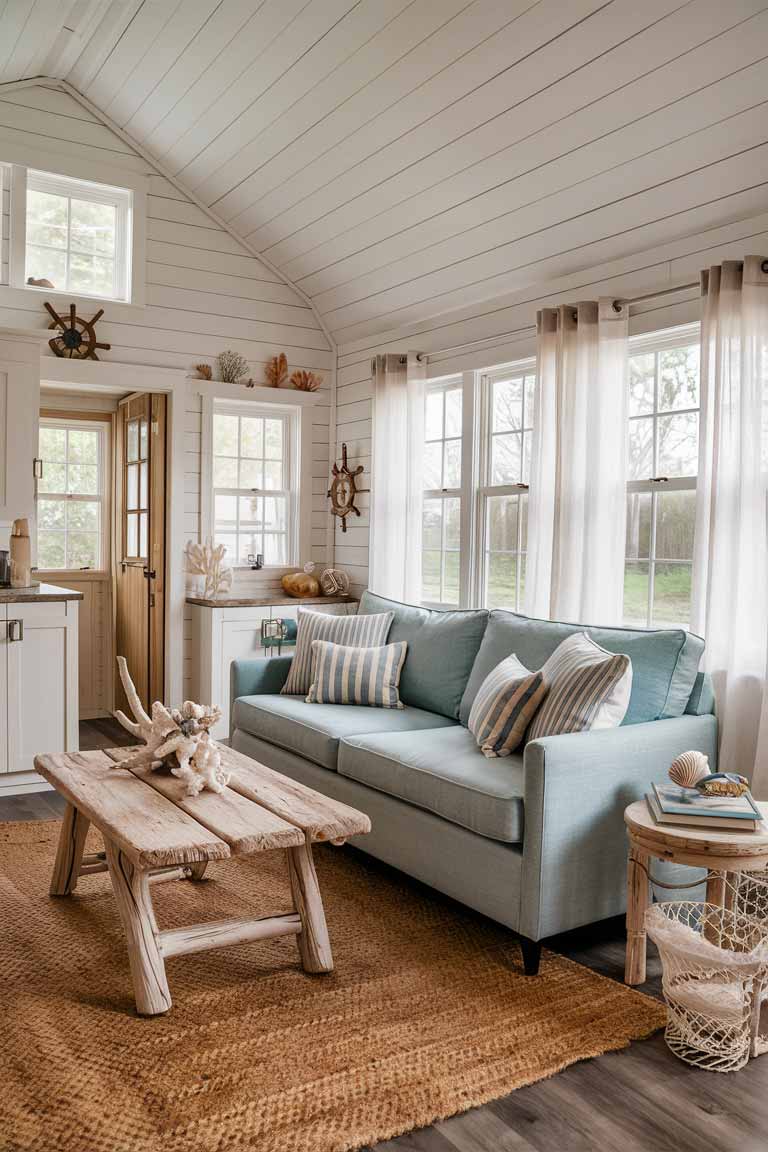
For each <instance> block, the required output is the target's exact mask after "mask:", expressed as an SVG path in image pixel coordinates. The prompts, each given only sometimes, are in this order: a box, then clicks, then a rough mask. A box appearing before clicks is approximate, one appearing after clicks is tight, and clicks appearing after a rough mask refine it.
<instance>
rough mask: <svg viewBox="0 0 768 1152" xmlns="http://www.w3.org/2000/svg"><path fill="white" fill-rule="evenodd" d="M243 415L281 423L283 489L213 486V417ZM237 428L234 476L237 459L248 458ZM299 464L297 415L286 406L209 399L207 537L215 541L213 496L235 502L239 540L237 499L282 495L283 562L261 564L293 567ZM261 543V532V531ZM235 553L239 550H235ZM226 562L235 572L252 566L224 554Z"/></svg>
mask: <svg viewBox="0 0 768 1152" xmlns="http://www.w3.org/2000/svg"><path fill="white" fill-rule="evenodd" d="M218 415H225V416H237V417H238V418H242V417H243V416H250V417H259V418H261V419H269V420H280V421H282V423H283V480H284V481H285V480H286V479H287V481H288V486H287V487H283V488H279V489H276V488H269V489H266V488H265V489H253V488H223V487H217V486H216V484H215V483H214V456H215V455H216V454H215V453H214V451H213V436H214V421H215V418H216V416H218ZM240 428H241V425H240V424H239V423H238V455H237V457H233V459H237V461H238V476H239V464H240V460H241V459H249V457H242V456H241V455H240V434H241V433H240ZM300 465H301V448H300V422H299V414H298V412H297V411H296V410H295V409H293V408H290V407H288V406H287V405H277V404H261V403H258V402H250V401H237V400H225V399H213V400H212V402H211V407H210V473H209V477H208V479H209V480H210V485H209V489H210V513H209V519H210V537H211V539H212V540H213V541H214V542H215V540H216V496H217V495H222V496H235V497H236V498H237V499H238V518H237V520H236V524H237V525H238V527H236V528H235V534H236V536H237V537H238V538H239V536H240V534H241V533H240V530H239V523H240V521H239V498H240V497H242V496H252V495H254V493H257V494H258V495H259V496H262V497H264V496H267V497H269V496H284V497H285V498H286V531H285V538H286V559H285V563H284V564H267V563H265V564H264V569H265V570H266V569H270V570H280V571H282V570H283V569H285V568H295V567H296V566H297V564H298V563H299V547H300V506H299V481H300ZM261 534H262V540H263V536H264V530H263V529H262V533H261ZM238 551H239V549H238ZM226 560H227V563H228V564H229V565H230V567H232V568H233V569H235V570H238V569H239V570H241V571H249V570H251V567H252V565H251V564H249V563H248V562H247V561H243V560H241V559H240V557H239V556H237V557H231V556H229V555H227V558H226Z"/></svg>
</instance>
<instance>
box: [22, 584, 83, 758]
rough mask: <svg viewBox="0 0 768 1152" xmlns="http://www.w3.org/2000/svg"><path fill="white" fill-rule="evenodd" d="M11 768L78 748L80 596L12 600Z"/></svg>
mask: <svg viewBox="0 0 768 1152" xmlns="http://www.w3.org/2000/svg"><path fill="white" fill-rule="evenodd" d="M7 617H8V622H7V626H6V627H7V635H8V638H7V641H6V653H7V660H8V765H7V770H8V771H9V772H31V771H32V770H33V767H34V764H33V761H34V758H35V756H36V755H37V754H38V753H39V752H44V751H49V750H50V749H51V748H55V749H56V750H57V751H59V750H60V751H62V752H73V751H76V750H77V748H78V746H79V745H78V723H77V722H78V707H77V601H75V600H72V601H60V602H55V603H50V604H9V605H8V606H7Z"/></svg>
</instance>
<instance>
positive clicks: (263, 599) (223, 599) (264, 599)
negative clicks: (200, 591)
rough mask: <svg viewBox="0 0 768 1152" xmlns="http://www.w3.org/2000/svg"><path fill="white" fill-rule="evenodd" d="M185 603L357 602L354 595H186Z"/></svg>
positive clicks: (227, 605) (255, 605) (207, 605)
mask: <svg viewBox="0 0 768 1152" xmlns="http://www.w3.org/2000/svg"><path fill="white" fill-rule="evenodd" d="M187 604H199V605H200V606H201V607H202V608H269V607H270V606H272V605H275V604H278V605H279V604H304V605H311V604H357V597H356V596H304V597H301V598H299V597H298V596H220V597H217V599H215V600H206V599H205V598H204V597H203V596H187Z"/></svg>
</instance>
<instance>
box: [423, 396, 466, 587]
mask: <svg viewBox="0 0 768 1152" xmlns="http://www.w3.org/2000/svg"><path fill="white" fill-rule="evenodd" d="M425 403H426V408H425V419H424V456H423V467H424V502H423V521H422V553H421V583H422V603H424V604H428V605H431V606H434V607H440V606H453V607H456V606H457V605H458V604H459V593H460V567H461V565H460V556H461V506H462V494H461V472H462V467H461V463H462V462H461V457H462V403H463V382H462V378H461V376H458V377H456V376H454V377H450V378H448V379H444V380H432V381H430V382H429V383H428V384H427V392H426V402H425Z"/></svg>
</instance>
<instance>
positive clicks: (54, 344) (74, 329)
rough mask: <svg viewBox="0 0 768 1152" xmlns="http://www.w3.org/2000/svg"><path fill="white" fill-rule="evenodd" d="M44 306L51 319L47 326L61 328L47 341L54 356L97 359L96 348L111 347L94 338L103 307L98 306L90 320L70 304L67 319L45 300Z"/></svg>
mask: <svg viewBox="0 0 768 1152" xmlns="http://www.w3.org/2000/svg"><path fill="white" fill-rule="evenodd" d="M45 307H46V310H47V312H48V314H49V316H51V317H52V319H53V322H52V323H51V324H49V325H48V327H49V328H60V329H61V331H60V332H59V334H58V335H57V336H54V337H53V339H52V340H49V341H48V347H49V348H50V349H51V351H52V352H53V353H54V354H55V355H56V356H64V357H66V358H67V359H68V360H98V356H97V355H96V349H97V348H104V349H106V350H109V349H110V348H111V347H112V345H111V344H103V343H101V342H100V341H99V340H97V339H96V327H95V326H96V323H97V321H99V320H100V319H101V318H102V316H103V315H104V309H103V308H100V309H99V311H98V312H97V313H96V315H95V316H93V317H92V318H91V319H90V320H83V319H82V318H81V317H80V316H78V315H77V307H76V306H75V305H74V304H70V306H69V319H68V320H65V319H63V317H61V316H59V314H58V312H57V311H56V309H55V308H54V307H53V305H52V304H49V303H48V301H47V300H46V301H45Z"/></svg>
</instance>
